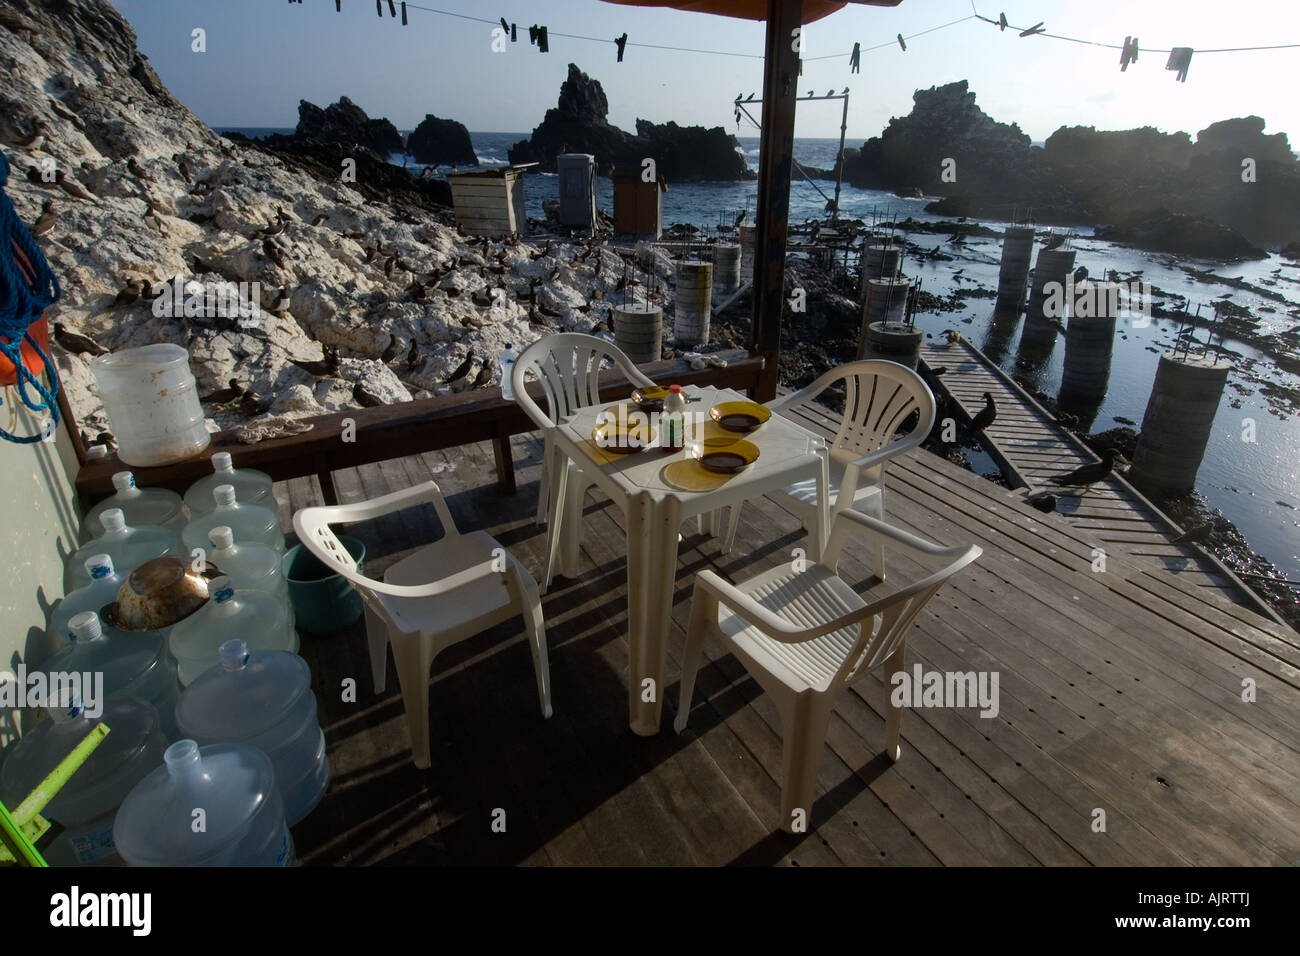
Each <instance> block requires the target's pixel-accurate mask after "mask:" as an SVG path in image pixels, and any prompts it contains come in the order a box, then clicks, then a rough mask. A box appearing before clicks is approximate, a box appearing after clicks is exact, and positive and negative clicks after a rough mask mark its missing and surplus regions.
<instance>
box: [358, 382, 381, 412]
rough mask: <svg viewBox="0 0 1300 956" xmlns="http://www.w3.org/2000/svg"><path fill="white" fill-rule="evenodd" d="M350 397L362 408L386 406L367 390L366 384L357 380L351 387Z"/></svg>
mask: <svg viewBox="0 0 1300 956" xmlns="http://www.w3.org/2000/svg"><path fill="white" fill-rule="evenodd" d="M352 397H353V398H355V399H356V400H357V403H358V404H360V405H361V407H362V408H374V407H376V406H377V405H387V404H388V403H387V402H385V401H384V400H383V399H382V398H380V397H379V396H378V395H376V394H375V393H374V392H372V391H370V390H369V389H367V388H366V384H365V382H364V381H363V380H362V379H357V380H356V383H355V384H354V385H353V386H352Z"/></svg>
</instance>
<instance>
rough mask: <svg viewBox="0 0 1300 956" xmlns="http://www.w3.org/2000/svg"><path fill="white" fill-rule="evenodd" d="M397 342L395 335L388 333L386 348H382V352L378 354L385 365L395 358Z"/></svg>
mask: <svg viewBox="0 0 1300 956" xmlns="http://www.w3.org/2000/svg"><path fill="white" fill-rule="evenodd" d="M397 344H398V342H397V336H396V335H389V336H388V348H386V349H384V351H383V354H382V355H380V356H379V358H380V360H381V361H383V363H384V364H385V365H387V364H388V363H389V362H391V361H392V360H393V359H395V358H397Z"/></svg>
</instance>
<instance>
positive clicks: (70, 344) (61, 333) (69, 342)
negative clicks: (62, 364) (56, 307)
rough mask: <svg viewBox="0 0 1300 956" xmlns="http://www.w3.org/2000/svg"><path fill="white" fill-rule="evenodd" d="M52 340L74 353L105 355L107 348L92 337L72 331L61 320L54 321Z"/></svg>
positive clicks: (66, 350) (64, 349)
mask: <svg viewBox="0 0 1300 956" xmlns="http://www.w3.org/2000/svg"><path fill="white" fill-rule="evenodd" d="M54 341H56V342H58V343H59V345H60V346H62V347H63V351H65V352H71V353H73V354H74V355H107V354H108V349H106V348H104V346H102V345H100V344H99V343H98V342H96V341H95V340H94V339H92V338H89V337H87V336H85V335H82V334H80V333H78V332H73V331H72V330H71V329H69V328H68V327H67V326H65V325H64V324H63V323H62V322H55V323H54Z"/></svg>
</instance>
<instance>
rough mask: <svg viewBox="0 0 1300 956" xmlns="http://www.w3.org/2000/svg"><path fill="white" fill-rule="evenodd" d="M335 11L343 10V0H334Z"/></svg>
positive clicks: (340, 11)
mask: <svg viewBox="0 0 1300 956" xmlns="http://www.w3.org/2000/svg"><path fill="white" fill-rule="evenodd" d="M334 12H335V13H342V12H343V0H334Z"/></svg>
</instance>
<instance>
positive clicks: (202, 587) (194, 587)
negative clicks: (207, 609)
mask: <svg viewBox="0 0 1300 956" xmlns="http://www.w3.org/2000/svg"><path fill="white" fill-rule="evenodd" d="M207 601H208V578H207V577H205V576H204V575H202V574H199V573H197V572H196V571H193V570H191V569H190V567H189V566H188V565H186V564H185V563H184V562H183V561H181V560H180V559H179V558H173V557H170V556H168V557H161V558H154V559H153V560H152V561H146V562H145V563H144V564H142V565H140V566H139V567H138V568H136V569H135V570H134V571H132V572H131V573H130V574H129V575H128V576H127V579H126V580H125V581H123V582H122V586H121V587H120V588H118V589H117V604H116V605H115V606H114V608H113V623H114V624H116V626H118V627H120V628H123V629H124V630H128V631H156V630H159V629H161V628H164V627H171V626H172V625H173V624H175V623H176V622H177V621H180V620H183V619H184V618H187V617H189V616H190V615H191V614H193V613H194V612H195V611H197V610H198V609H199V608H201V607H202V606H203V605H204V604H206V603H207Z"/></svg>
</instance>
